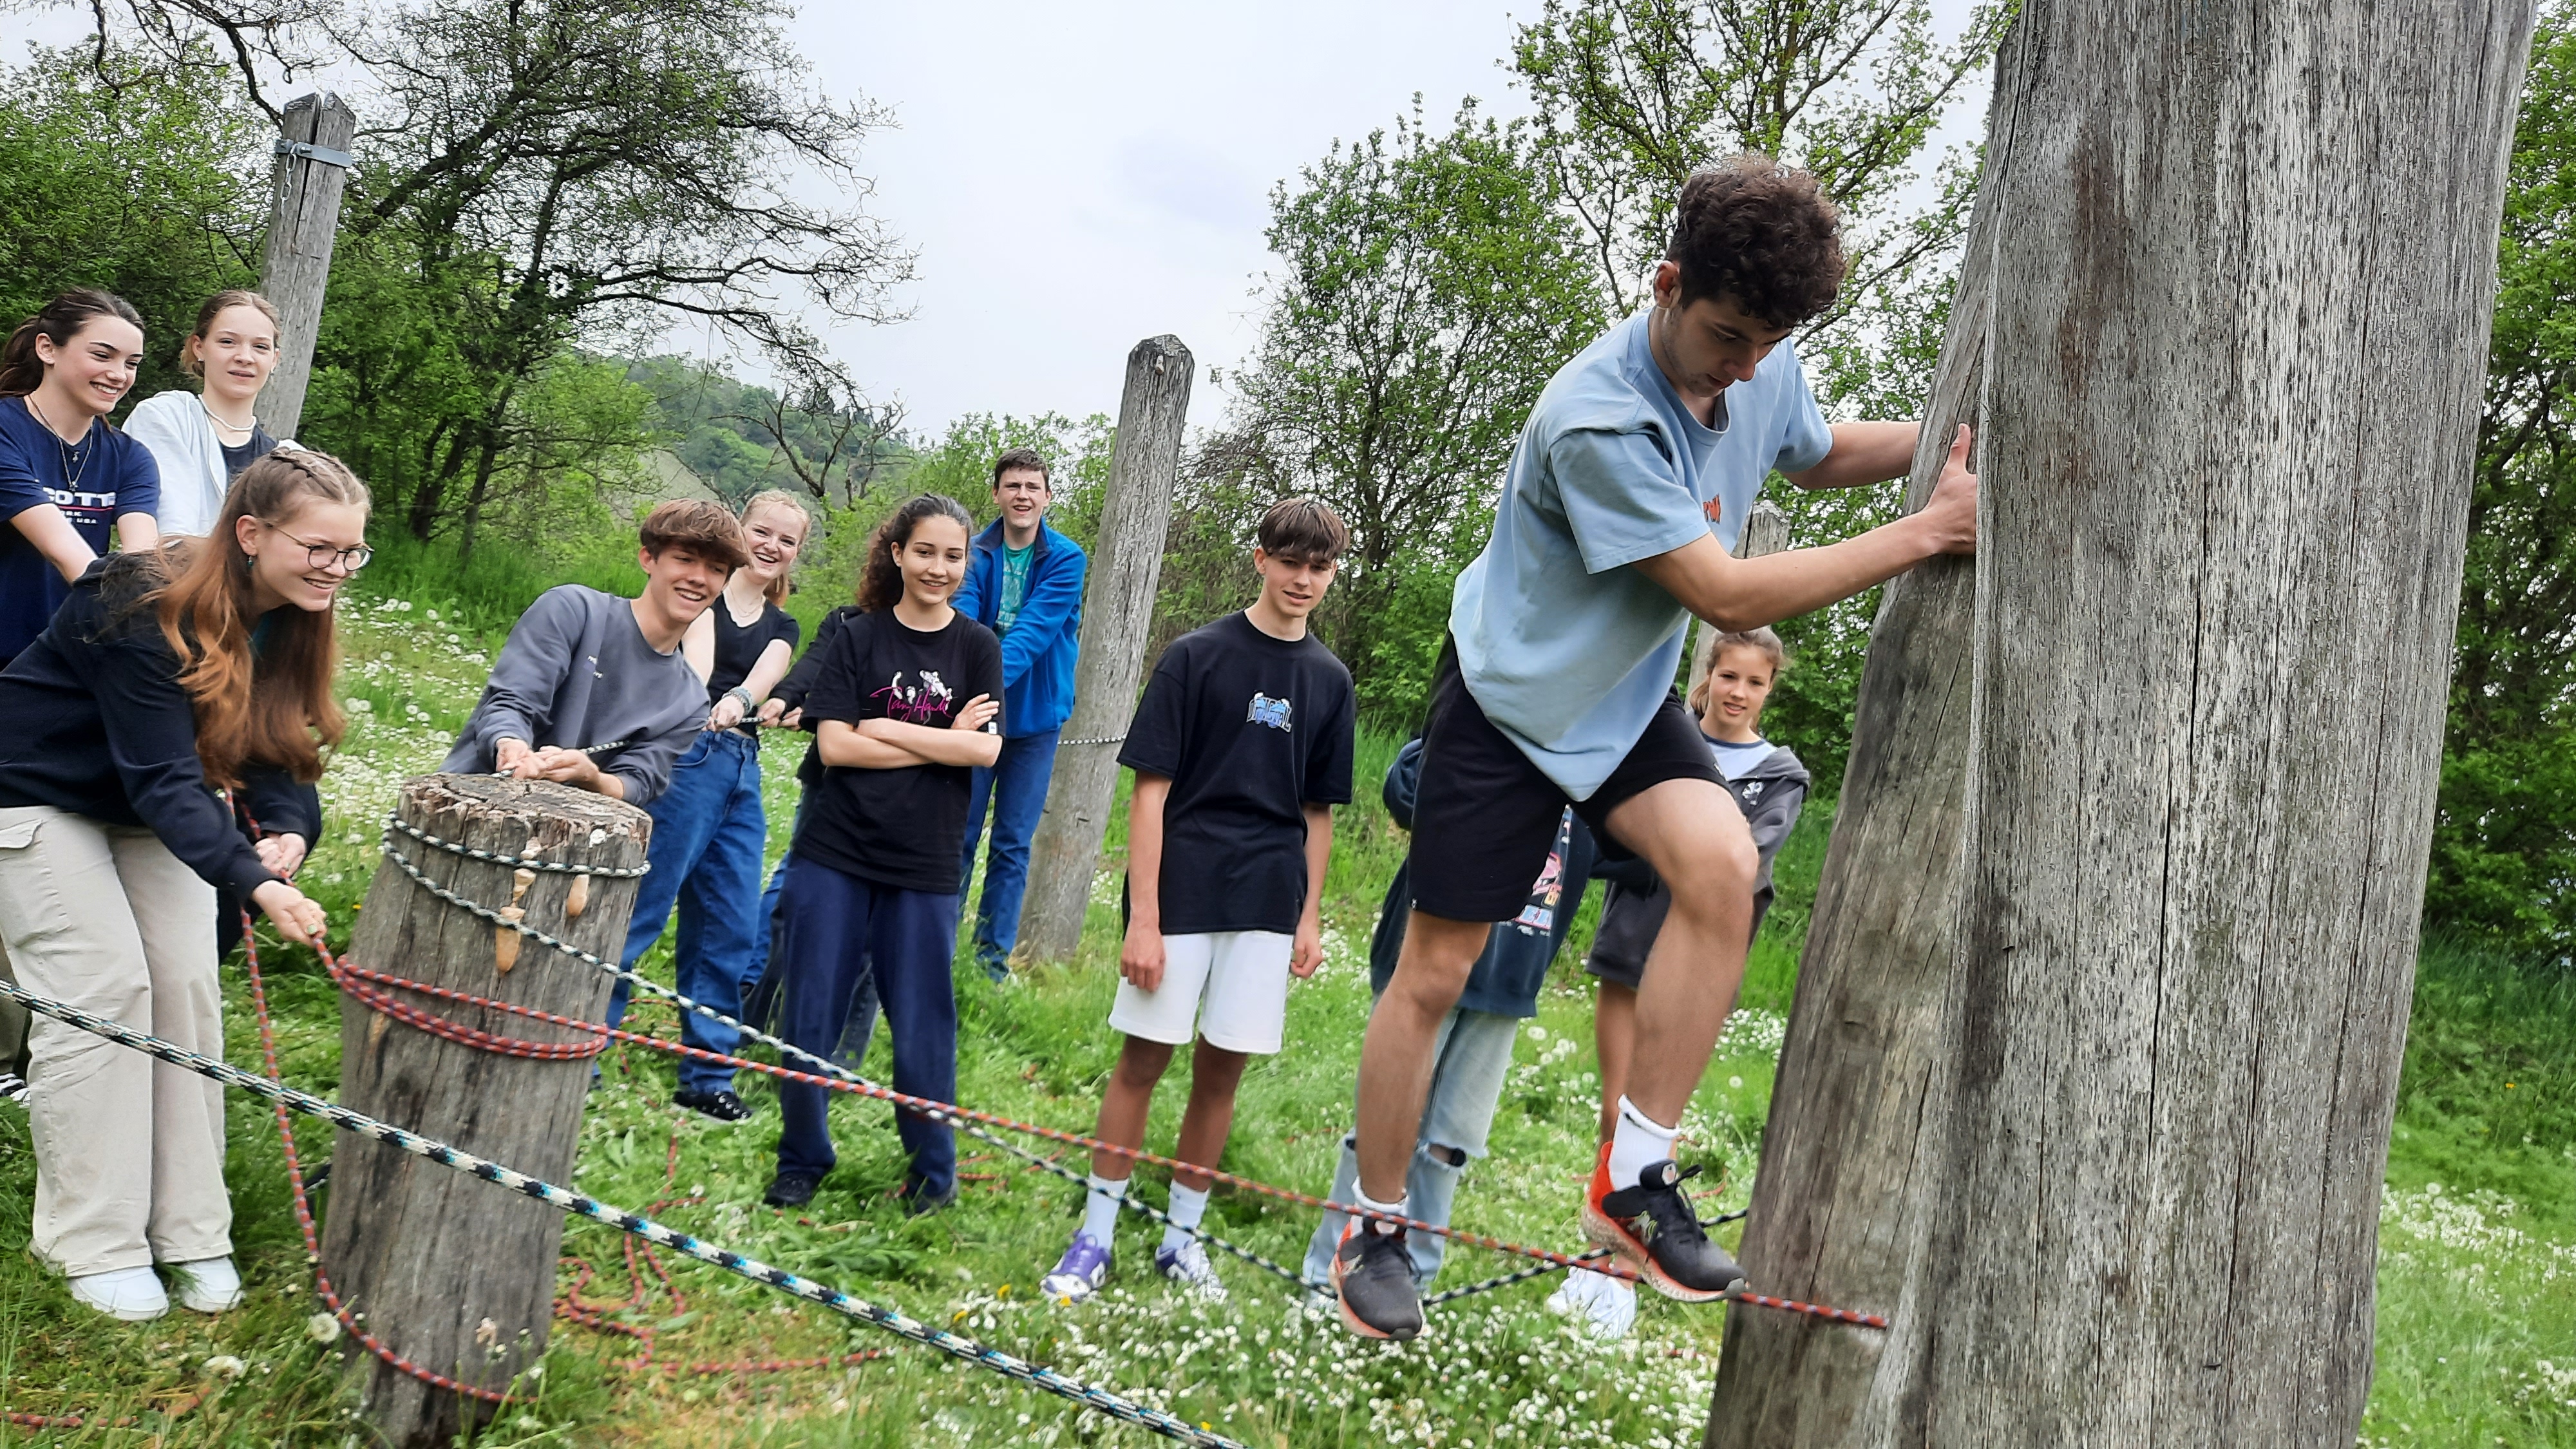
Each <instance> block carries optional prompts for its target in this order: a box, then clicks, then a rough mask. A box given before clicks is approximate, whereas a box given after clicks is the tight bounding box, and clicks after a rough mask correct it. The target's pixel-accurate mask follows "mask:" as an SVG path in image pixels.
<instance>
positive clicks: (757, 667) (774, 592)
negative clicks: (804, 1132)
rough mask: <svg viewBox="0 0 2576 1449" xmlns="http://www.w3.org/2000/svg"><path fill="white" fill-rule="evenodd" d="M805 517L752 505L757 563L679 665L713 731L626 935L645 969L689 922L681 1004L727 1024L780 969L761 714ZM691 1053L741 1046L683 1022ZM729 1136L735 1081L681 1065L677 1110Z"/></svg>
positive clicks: (623, 993) (678, 768) (771, 496)
mask: <svg viewBox="0 0 2576 1449" xmlns="http://www.w3.org/2000/svg"><path fill="white" fill-rule="evenodd" d="M811 526H812V525H811V520H810V519H808V518H807V516H806V513H805V508H804V505H802V504H800V503H798V502H797V501H796V499H795V496H794V495H792V494H788V493H780V492H769V493H763V494H760V495H758V496H756V497H754V498H753V499H752V500H751V501H750V502H749V503H746V504H744V505H743V509H742V535H743V542H744V543H745V544H746V545H748V546H749V548H750V550H751V561H750V562H749V563H746V564H744V565H743V566H742V567H741V568H738V569H735V570H734V571H733V577H732V578H730V579H728V580H726V582H725V587H724V594H723V596H722V597H721V598H719V599H717V600H716V606H715V607H714V608H712V609H709V610H707V611H706V612H705V613H703V614H700V615H699V616H698V618H697V622H696V623H694V624H691V625H690V626H689V632H688V633H687V634H685V635H683V636H682V637H681V640H680V652H681V654H682V655H683V656H684V657H685V658H687V660H688V661H689V665H690V667H691V668H693V669H695V670H697V671H698V674H699V676H700V677H702V678H704V679H705V680H706V682H707V706H708V708H707V727H706V729H705V731H704V732H702V733H701V734H700V735H699V736H698V738H697V741H696V742H695V743H694V744H692V745H690V746H689V749H688V752H687V753H686V754H683V755H682V756H680V759H679V763H677V764H676V765H674V766H672V767H671V783H670V786H669V788H667V789H665V790H664V791H663V792H662V793H661V794H659V795H657V796H655V797H653V803H652V804H650V805H648V806H646V807H645V809H646V812H647V813H648V814H650V815H651V816H652V817H653V843H652V846H651V850H650V853H649V855H648V857H647V859H648V861H649V863H650V864H651V866H652V869H650V870H648V871H646V872H645V873H644V884H643V886H642V887H641V888H640V889H639V890H638V891H637V892H636V896H635V914H634V916H633V917H632V918H631V919H630V920H629V922H628V925H627V928H626V954H625V958H624V962H625V966H626V968H627V969H628V970H630V971H631V970H633V969H634V968H635V963H636V962H637V961H639V960H641V959H643V956H644V953H645V952H646V951H647V950H650V949H651V948H652V945H653V943H654V942H655V941H657V940H660V939H661V936H662V927H663V924H664V923H665V922H666V921H668V920H669V919H670V916H671V907H672V904H673V903H674V902H677V903H678V905H679V908H680V939H679V946H678V951H677V955H676V958H675V959H674V961H673V962H672V971H673V975H674V976H675V977H676V979H677V985H678V987H679V991H680V994H681V995H683V996H687V997H690V998H692V999H693V1000H696V1001H699V1002H702V1003H704V1004H705V1005H707V1006H710V1007H713V1008H715V1009H716V1010H718V1011H721V1012H723V1013H724V1014H725V1015H727V1016H739V1015H740V1014H741V1011H742V993H743V988H744V987H745V986H746V985H748V984H749V983H750V980H751V978H752V976H753V975H754V974H755V973H756V972H757V971H758V970H759V969H760V965H761V963H762V961H763V960H765V959H766V957H767V955H768V951H767V946H768V942H767V939H766V937H765V935H764V933H763V930H762V924H761V912H760V855H761V851H762V849H763V848H764V847H765V846H767V844H768V843H769V817H768V815H767V814H766V813H765V812H764V811H763V810H762V808H761V802H760V737H759V735H757V734H756V733H754V731H756V730H757V729H759V727H760V725H759V714H760V702H761V700H763V699H764V698H766V697H767V696H768V694H769V691H770V690H771V689H773V688H775V687H776V686H777V684H778V681H779V679H780V678H781V677H783V676H784V675H785V674H786V673H787V662H788V660H789V658H790V657H792V656H793V655H794V654H795V652H796V637H797V634H798V629H797V627H796V621H795V620H794V619H791V618H789V617H787V611H786V610H784V609H782V608H780V607H779V605H780V604H781V603H783V602H785V601H786V598H787V590H788V582H789V573H790V571H791V570H793V569H794V568H795V565H796V555H797V552H798V551H799V550H801V549H802V548H803V547H804V546H805V533H806V530H807V529H808V528H809V527H811ZM626 997H627V985H626V983H625V982H624V981H620V982H618V983H617V990H616V993H615V994H614V995H613V996H612V997H611V998H610V1000H609V1003H608V1019H609V1021H610V1022H611V1023H612V1024H614V1023H616V1022H617V1021H619V1020H621V1019H622V1018H623V1017H624V1016H625V1014H626ZM680 1040H681V1041H682V1042H684V1043H686V1044H687V1045H689V1046H693V1047H697V1048H699V1049H701V1050H703V1051H710V1052H715V1053H718V1054H720V1055H726V1056H730V1055H732V1053H733V1049H734V1047H735V1045H736V1044H737V1043H738V1042H739V1041H740V1040H741V1033H739V1032H737V1031H735V1030H734V1029H733V1028H732V1027H729V1026H725V1025H723V1024H721V1023H718V1022H714V1021H710V1020H708V1019H707V1018H705V1017H703V1016H700V1015H698V1014H697V1013H696V1012H683V1013H682V1014H681V1016H680ZM671 1101H672V1103H673V1104H674V1105H676V1106H681V1107H686V1108H688V1109H689V1110H690V1111H692V1112H696V1113H699V1114H700V1115H702V1116H706V1117H712V1118H714V1119H715V1120H716V1121H718V1122H739V1121H741V1120H743V1119H744V1118H746V1117H748V1116H750V1115H751V1109H750V1108H748V1107H745V1106H744V1105H743V1104H742V1098H740V1097H737V1096H735V1095H734V1091H733V1072H732V1070H731V1069H730V1068H726V1067H722V1066H718V1065H716V1064H715V1063H713V1062H708V1061H704V1060H700V1059H698V1058H694V1057H683V1058H682V1059H681V1060H680V1086H679V1090H678V1091H677V1092H676V1093H674V1094H673V1095H672V1097H671Z"/></svg>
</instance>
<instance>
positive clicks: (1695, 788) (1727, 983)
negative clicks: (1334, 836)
mask: <svg viewBox="0 0 2576 1449" xmlns="http://www.w3.org/2000/svg"><path fill="white" fill-rule="evenodd" d="M1607 823H1608V825H1609V827H1610V833H1611V834H1612V835H1613V836H1614V837H1616V838H1617V839H1618V841H1619V843H1620V844H1622V845H1624V846H1626V847H1627V848H1628V849H1630V850H1632V851H1634V852H1636V853H1637V854H1638V855H1640V856H1643V857H1644V858H1645V860H1646V862H1647V863H1648V864H1649V865H1652V866H1653V867H1654V868H1655V873H1656V874H1658V875H1660V876H1662V877H1663V878H1664V884H1665V886H1666V887H1667V888H1668V889H1669V890H1670V891H1671V893H1672V898H1673V904H1672V909H1671V911H1670V912H1668V913H1667V914H1666V915H1665V917H1664V929H1663V932H1662V934H1660V935H1658V936H1657V937H1656V938H1655V948H1654V950H1653V951H1651V952H1649V953H1648V954H1647V956H1646V972H1645V978H1644V981H1643V984H1641V985H1640V986H1639V987H1638V990H1637V1002H1636V1032H1635V1036H1634V1039H1633V1040H1634V1043H1635V1045H1634V1049H1633V1052H1632V1055H1631V1056H1630V1059H1629V1062H1628V1067H1627V1096H1628V1100H1629V1101H1631V1102H1634V1103H1635V1104H1636V1105H1637V1110H1639V1111H1641V1112H1643V1113H1645V1114H1646V1115H1647V1116H1648V1117H1650V1118H1652V1119H1654V1120H1655V1121H1656V1122H1658V1123H1660V1124H1662V1125H1664V1126H1666V1127H1675V1126H1679V1125H1680V1124H1681V1120H1682V1111H1683V1109H1684V1108H1686V1107H1688V1106H1689V1105H1690V1099H1691V1093H1693V1092H1695V1091H1697V1090H1698V1089H1699V1079H1700V1074H1701V1073H1703V1072H1705V1071H1706V1070H1707V1069H1708V1059H1709V1054H1710V1053H1711V1052H1712V1051H1714V1050H1715V1049H1716V1047H1717V1034H1718V1032H1719V1030H1720V1029H1722V1028H1723V1027H1724V1026H1725V1025H1726V1015H1727V1013H1728V1012H1729V1011H1731V1010H1733V1009H1734V1006H1735V993H1736V989H1737V988H1738V987H1740V986H1741V985H1742V984H1743V982H1744V957H1745V953H1746V951H1747V950H1748V949H1749V948H1750V946H1751V943H1752V932H1753V877H1754V873H1755V871H1756V870H1758V869H1759V867H1760V864H1761V857H1760V856H1759V855H1758V854H1757V853H1756V852H1755V850H1754V848H1753V831H1752V828H1751V827H1750V826H1748V825H1746V824H1745V823H1744V812H1743V811H1741V810H1739V809H1737V808H1735V801H1734V797H1732V796H1730V795H1728V794H1727V793H1726V789H1725V787H1724V786H1722V785H1719V784H1717V783H1716V782H1715V781H1711V780H1687V779H1685V780H1666V781H1664V782H1662V783H1661V784H1657V785H1653V786H1650V787H1648V788H1647V789H1646V790H1644V791H1643V792H1641V793H1640V794H1638V795H1635V796H1633V797H1631V798H1630V799H1627V800H1623V801H1621V802H1620V803H1619V804H1618V805H1617V806H1615V807H1613V808H1612V810H1611V811H1610V816H1609V820H1608V821H1607ZM1407 944H1410V942H1408V943H1407ZM1389 989H1390V990H1391V989H1392V988H1391V987H1390V988H1389ZM1605 1066H1606V1064H1605ZM1607 1075H1608V1074H1607V1072H1606V1070H1605V1072H1604V1078H1605V1083H1604V1085H1605V1088H1606V1085H1607V1082H1606V1078H1607ZM1610 1100H1611V1103H1612V1110H1613V1111H1614V1112H1615V1111H1616V1110H1617V1102H1618V1099H1617V1098H1616V1097H1613V1098H1611V1099H1610ZM1362 1164H1363V1169H1364V1170H1365V1164H1366V1159H1365V1158H1363V1159H1362Z"/></svg>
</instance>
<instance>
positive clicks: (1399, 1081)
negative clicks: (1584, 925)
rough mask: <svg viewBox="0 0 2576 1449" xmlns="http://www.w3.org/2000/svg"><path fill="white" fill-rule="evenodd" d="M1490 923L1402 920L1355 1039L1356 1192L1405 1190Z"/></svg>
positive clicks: (1417, 915) (1397, 1193) (1378, 1194)
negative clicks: (1456, 1014) (1391, 964)
mask: <svg viewBox="0 0 2576 1449" xmlns="http://www.w3.org/2000/svg"><path fill="white" fill-rule="evenodd" d="M1739 814H1740V812H1739ZM1747 838H1748V839H1749V838H1750V837H1749V836H1748V837H1747ZM1493 929H1494V928H1493V923H1491V922H1489V921H1453V920H1450V919H1449V918H1448V917H1446V916H1433V915H1426V914H1424V913H1423V912H1421V911H1415V912H1414V913H1413V916H1412V919H1411V920H1410V921H1408V922H1407V923H1406V925H1405V930H1404V949H1403V951H1402V952H1401V953H1399V954H1398V955H1397V956H1396V958H1395V975H1394V976H1393V977H1391V978H1389V979H1388V981H1387V983H1386V993H1385V994H1384V995H1382V996H1380V997H1379V998H1378V1003H1377V1009H1376V1010H1374V1011H1372V1012H1371V1013H1370V1014H1369V1023H1368V1036H1367V1038H1366V1039H1365V1040H1364V1041H1363V1042H1362V1043H1361V1046H1360V1110H1359V1158H1360V1191H1361V1192H1362V1193H1364V1194H1366V1195H1367V1197H1368V1198H1369V1200H1370V1201H1372V1202H1389V1203H1391V1202H1394V1201H1396V1200H1397V1199H1398V1198H1401V1197H1403V1196H1404V1171H1405V1168H1406V1167H1407V1166H1409V1165H1410V1164H1411V1163H1412V1161H1413V1148H1414V1143H1415V1140H1416V1138H1417V1137H1419V1135H1420V1134H1421V1131H1422V1106H1423V1103H1424V1102H1425V1101H1426V1100H1427V1099H1428V1098H1429V1097H1430V1095H1431V1069H1432V1067H1433V1066H1434V1065H1436V1063H1435V1062H1434V1061H1433V1058H1432V1052H1431V1048H1432V1046H1433V1045H1434V1044H1435V1043H1437V1042H1438V1041H1439V1039H1440V1020H1441V1018H1442V1017H1445V1016H1447V1015H1448V1014H1449V1008H1451V1007H1453V1006H1456V1005H1457V1004H1458V994H1459V993H1460V992H1462V991H1464V990H1466V988H1467V973H1468V972H1469V971H1471V970H1473V969H1474V968H1475V965H1476V957H1477V956H1479V955H1480V954H1482V953H1483V951H1484V949H1485V938H1486V937H1487V936H1488V935H1489V934H1490V933H1491V932H1492V931H1493Z"/></svg>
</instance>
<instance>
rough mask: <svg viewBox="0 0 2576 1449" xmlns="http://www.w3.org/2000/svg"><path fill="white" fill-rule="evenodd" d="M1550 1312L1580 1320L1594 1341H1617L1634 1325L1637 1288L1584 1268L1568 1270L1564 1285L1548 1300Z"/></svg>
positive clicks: (1635, 1320)
mask: <svg viewBox="0 0 2576 1449" xmlns="http://www.w3.org/2000/svg"><path fill="white" fill-rule="evenodd" d="M1547 1306H1548V1309H1549V1311H1551V1312H1555V1313H1562V1314H1566V1315H1568V1316H1570V1317H1580V1318H1581V1319H1582V1320H1583V1326H1584V1327H1585V1328H1586V1329H1588V1330H1590V1332H1591V1334H1592V1336H1593V1337H1595V1338H1599V1339H1603V1340H1605V1341H1608V1342H1613V1343H1615V1342H1617V1341H1618V1340H1620V1339H1623V1338H1626V1337H1627V1336H1628V1331H1629V1330H1630V1329H1632V1328H1635V1327H1636V1326H1637V1289H1636V1287H1635V1285H1633V1284H1631V1283H1629V1282H1627V1281H1626V1280H1624V1279H1619V1278H1613V1277H1611V1276H1609V1275H1608V1274H1606V1273H1595V1272H1593V1271H1591V1270H1590V1269H1587V1268H1574V1269H1569V1270H1568V1271H1567V1272H1566V1275H1565V1286H1564V1287H1562V1288H1559V1289H1557V1290H1556V1292H1555V1293H1554V1294H1552V1295H1550V1296H1549V1298H1548V1300H1547Z"/></svg>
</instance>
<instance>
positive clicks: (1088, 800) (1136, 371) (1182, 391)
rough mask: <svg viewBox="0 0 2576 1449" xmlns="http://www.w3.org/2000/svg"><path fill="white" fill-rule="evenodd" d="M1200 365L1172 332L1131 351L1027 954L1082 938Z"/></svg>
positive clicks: (1024, 940)
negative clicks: (1194, 376)
mask: <svg viewBox="0 0 2576 1449" xmlns="http://www.w3.org/2000/svg"><path fill="white" fill-rule="evenodd" d="M1196 368H1197V363H1196V362H1195V361H1194V360H1193V359H1192V358H1191V356H1190V350H1189V349H1188V348H1187V347H1184V346H1182V345H1181V339H1179V338H1177V337H1174V336H1171V335H1170V334H1168V333H1166V334H1164V335H1163V336H1160V337H1148V338H1146V339H1145V340H1144V341H1142V342H1139V343H1137V344H1136V347H1135V350H1133V351H1131V352H1129V353H1128V354H1127V391H1126V395H1125V396H1124V397H1123V398H1122V399H1121V400H1120V402H1119V405H1118V444H1117V450H1116V451H1115V452H1114V453H1113V454H1111V457H1110V464H1109V493H1108V496H1107V497H1106V498H1104V499H1103V500H1102V503H1101V518H1100V546H1099V547H1098V548H1097V549H1096V550H1094V552H1093V556H1092V563H1091V586H1090V588H1089V589H1088V590H1087V591H1086V592H1085V593H1084V595H1083V599H1082V660H1081V663H1080V665H1079V666H1078V668H1077V671H1076V674H1075V679H1074V696H1073V717H1072V718H1071V719H1068V720H1066V721H1065V725H1064V736H1063V738H1064V743H1063V744H1062V745H1061V746H1060V747H1059V748H1058V749H1057V751H1056V758H1055V778H1054V780H1053V781H1052V782H1051V783H1050V784H1049V785H1048V786H1047V801H1046V813H1045V814H1044V815H1042V816H1041V817H1039V819H1038V829H1037V836H1036V838H1035V839H1034V840H1032V841H1031V842H1030V845H1029V890H1028V895H1027V897H1026V898H1025V900H1024V902H1023V903H1022V905H1021V907H1020V944H1019V948H1018V951H1017V952H1015V953H1014V954H1016V955H1017V956H1019V957H1020V958H1021V959H1022V960H1025V961H1068V960H1071V959H1072V958H1073V953H1074V948H1075V947H1077V946H1079V945H1080V944H1081V942H1082V918H1083V913H1084V912H1085V911H1086V910H1088V909H1089V908H1090V905H1091V876H1092V872H1093V871H1094V870H1096V869H1097V868H1098V867H1099V864H1100V838H1101V835H1102V833H1103V832H1104V831H1106V830H1107V829H1108V828H1109V809H1110V806H1111V805H1112V804H1113V803H1114V802H1115V801H1116V798H1117V789H1118V745H1119V742H1120V741H1122V740H1124V739H1125V738H1126V737H1127V718H1128V716H1129V715H1130V714H1131V713H1133V712H1134V710H1135V707H1136V690H1137V687H1138V686H1139V684H1141V683H1142V682H1143V679H1144V675H1145V636H1146V631H1147V630H1148V629H1149V628H1150V627H1151V626H1152V625H1153V622H1154V595H1155V591H1156V590H1157V589H1158V588H1160V586H1161V584H1162V581H1163V538H1164V535H1165V533H1166V532H1167V531H1168V530H1169V528H1170V525H1171V521H1172V490H1173V488H1174V487H1175V486H1176V485H1177V484H1178V483H1179V481H1180V473H1181V429H1182V425H1183V424H1184V423H1186V422H1187V421H1188V419H1189V411H1190V381H1191V374H1192V372H1194V371H1195V370H1196Z"/></svg>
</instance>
